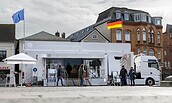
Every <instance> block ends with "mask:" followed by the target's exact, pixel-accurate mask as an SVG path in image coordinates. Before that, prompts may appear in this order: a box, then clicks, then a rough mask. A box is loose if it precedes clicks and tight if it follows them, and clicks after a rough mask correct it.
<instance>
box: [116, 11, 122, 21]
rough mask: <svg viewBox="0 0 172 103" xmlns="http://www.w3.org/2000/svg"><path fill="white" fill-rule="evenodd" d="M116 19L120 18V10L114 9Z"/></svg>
mask: <svg viewBox="0 0 172 103" xmlns="http://www.w3.org/2000/svg"><path fill="white" fill-rule="evenodd" d="M116 19H121V11H119V10H117V11H116Z"/></svg>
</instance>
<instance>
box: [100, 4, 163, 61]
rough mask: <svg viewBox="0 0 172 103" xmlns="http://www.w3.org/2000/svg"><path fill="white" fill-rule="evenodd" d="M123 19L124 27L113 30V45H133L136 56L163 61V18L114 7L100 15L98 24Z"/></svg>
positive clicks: (111, 32)
mask: <svg viewBox="0 0 172 103" xmlns="http://www.w3.org/2000/svg"><path fill="white" fill-rule="evenodd" d="M109 17H110V19H109V20H115V19H121V20H122V22H123V27H122V28H120V29H111V30H110V34H111V42H112V43H131V51H133V52H134V54H140V53H143V54H146V55H152V56H156V57H157V58H158V60H159V62H160V63H162V61H163V38H162V17H151V15H150V14H149V13H147V12H144V11H141V10H132V9H128V8H116V7H112V8H110V9H108V10H105V11H103V12H102V13H100V14H99V17H98V19H97V22H100V21H102V20H104V19H107V18H109Z"/></svg>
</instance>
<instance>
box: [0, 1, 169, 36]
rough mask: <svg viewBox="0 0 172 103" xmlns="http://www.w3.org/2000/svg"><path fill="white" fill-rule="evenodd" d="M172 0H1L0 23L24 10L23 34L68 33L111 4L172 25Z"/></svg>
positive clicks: (19, 25)
mask: <svg viewBox="0 0 172 103" xmlns="http://www.w3.org/2000/svg"><path fill="white" fill-rule="evenodd" d="M171 5H172V1H171V0H0V23H1V24H11V23H13V21H12V18H11V16H12V15H13V13H15V12H17V11H18V10H21V9H22V8H24V9H25V30H26V36H28V35H32V34H34V33H37V32H40V31H46V32H49V33H52V34H54V33H55V32H56V31H57V30H58V31H59V32H60V33H62V32H65V33H66V35H67V36H68V35H69V34H71V33H73V32H75V31H77V30H79V29H82V28H84V27H86V26H89V25H91V24H93V23H95V22H96V19H97V17H98V14H99V13H100V12H102V11H104V10H106V9H108V8H110V7H112V6H113V7H127V8H130V9H136V10H142V11H146V12H149V13H150V15H151V16H162V17H163V26H164V28H165V26H166V24H167V23H168V24H172V19H171V18H172V15H171V14H172V10H171V9H172V7H171ZM16 34H17V36H16V37H17V38H21V37H22V36H23V22H19V23H17V24H16Z"/></svg>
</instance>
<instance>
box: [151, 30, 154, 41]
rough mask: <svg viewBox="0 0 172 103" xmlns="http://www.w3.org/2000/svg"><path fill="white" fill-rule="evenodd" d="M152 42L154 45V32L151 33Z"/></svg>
mask: <svg viewBox="0 0 172 103" xmlns="http://www.w3.org/2000/svg"><path fill="white" fill-rule="evenodd" d="M151 42H152V43H154V31H153V30H152V32H151Z"/></svg>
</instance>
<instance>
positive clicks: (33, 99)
mask: <svg viewBox="0 0 172 103" xmlns="http://www.w3.org/2000/svg"><path fill="white" fill-rule="evenodd" d="M171 98H172V88H165V87H145V86H141V87H130V86H123V87H117V86H110V87H109V86H90V87H21V88H0V101H1V102H0V103H163V102H167V103H168V102H170V101H171Z"/></svg>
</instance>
